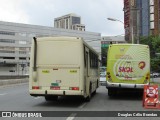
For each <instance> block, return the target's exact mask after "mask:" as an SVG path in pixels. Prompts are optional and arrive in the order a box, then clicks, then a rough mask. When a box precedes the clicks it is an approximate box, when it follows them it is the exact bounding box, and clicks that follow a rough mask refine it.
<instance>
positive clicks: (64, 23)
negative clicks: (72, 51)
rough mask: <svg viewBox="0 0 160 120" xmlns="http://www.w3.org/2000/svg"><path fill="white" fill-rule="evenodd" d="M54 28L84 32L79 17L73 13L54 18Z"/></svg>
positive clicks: (83, 26)
mask: <svg viewBox="0 0 160 120" xmlns="http://www.w3.org/2000/svg"><path fill="white" fill-rule="evenodd" d="M54 27H55V28H64V29H72V30H80V31H85V25H83V24H81V17H80V16H77V15H76V14H73V13H72V14H68V15H64V16H61V17H58V18H55V19H54Z"/></svg>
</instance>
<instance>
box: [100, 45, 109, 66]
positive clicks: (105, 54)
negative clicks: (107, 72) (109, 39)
mask: <svg viewBox="0 0 160 120" xmlns="http://www.w3.org/2000/svg"><path fill="white" fill-rule="evenodd" d="M107 51H108V47H106V48H101V53H102V55H101V56H102V58H101V60H102V66H107Z"/></svg>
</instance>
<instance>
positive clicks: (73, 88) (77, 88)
mask: <svg viewBox="0 0 160 120" xmlns="http://www.w3.org/2000/svg"><path fill="white" fill-rule="evenodd" d="M69 89H70V90H79V87H70V88H69Z"/></svg>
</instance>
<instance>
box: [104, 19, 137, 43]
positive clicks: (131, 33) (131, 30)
mask: <svg viewBox="0 0 160 120" xmlns="http://www.w3.org/2000/svg"><path fill="white" fill-rule="evenodd" d="M107 19H108V20H110V21H118V22H121V23H122V24H123V25H124V22H122V21H121V20H118V19H115V18H107ZM131 34H132V44H133V39H134V38H133V37H134V36H133V26H132V29H131Z"/></svg>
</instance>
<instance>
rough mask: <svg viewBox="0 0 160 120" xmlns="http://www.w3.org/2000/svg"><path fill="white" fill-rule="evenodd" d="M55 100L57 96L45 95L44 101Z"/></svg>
mask: <svg viewBox="0 0 160 120" xmlns="http://www.w3.org/2000/svg"><path fill="white" fill-rule="evenodd" d="M57 99H58V96H57V95H47V96H45V100H46V101H55V100H57Z"/></svg>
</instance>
